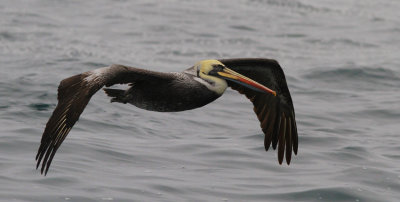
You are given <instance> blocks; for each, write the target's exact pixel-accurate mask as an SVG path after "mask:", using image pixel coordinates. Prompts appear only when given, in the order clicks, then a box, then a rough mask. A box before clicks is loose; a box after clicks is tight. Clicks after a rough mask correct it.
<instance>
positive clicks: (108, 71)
mask: <svg viewBox="0 0 400 202" xmlns="http://www.w3.org/2000/svg"><path fill="white" fill-rule="evenodd" d="M221 63H222V64H221ZM198 64H199V63H198ZM202 65H211V66H205V67H204V69H203V66H201V68H202V69H201V70H200V66H196V65H195V66H193V67H191V68H189V69H187V70H185V71H184V72H181V73H160V72H154V71H148V70H144V69H139V68H134V67H126V66H123V65H112V66H110V67H106V68H100V69H96V70H93V71H88V72H85V73H82V74H78V75H75V76H72V77H69V78H66V79H64V80H63V81H61V83H60V85H59V87H58V97H57V98H58V104H57V106H56V108H55V110H54V112H53V114H52V115H51V117H50V119H49V121H48V122H47V124H46V128H45V130H44V132H43V135H42V140H41V144H40V147H39V149H38V153H37V155H36V160H37V165H36V168H38V167H39V166H40V164H42V167H41V173H43V172H44V173H45V174H47V171H48V169H49V167H50V164H51V162H52V160H53V157H54V155H55V153H56V151H57V150H58V148H59V147H60V145H61V143H62V142H63V141H64V139H65V138H66V136H67V135H68V133H69V132H70V130H71V129H72V127H73V125H74V124H75V123H76V121H77V120H78V119H79V116H80V115H81V113H82V112H83V110H84V108H85V107H86V105H87V104H88V102H89V100H90V98H91V97H92V96H93V94H95V93H96V92H97V91H98V90H100V89H101V88H102V87H103V86H107V87H109V86H112V85H114V84H130V86H131V87H130V88H129V89H127V90H119V89H104V90H105V92H106V93H107V95H108V96H110V97H112V99H111V101H112V102H121V103H130V104H133V105H135V106H137V107H140V108H143V109H146V110H152V111H160V112H168V111H183V110H189V109H194V108H198V107H202V106H204V105H206V104H208V103H210V102H212V101H214V100H215V99H217V98H218V97H220V96H221V95H222V93H223V91H224V90H225V88H226V84H224V83H223V82H222V80H221V79H226V82H227V85H228V86H229V87H231V88H232V89H235V90H237V91H238V92H239V93H241V94H244V95H246V97H247V98H249V99H250V100H251V102H252V103H253V105H254V112H255V113H256V115H257V117H258V119H259V121H260V126H261V128H262V131H263V133H264V134H265V139H264V146H265V150H266V151H268V149H269V147H270V145H271V143H272V147H273V149H276V148H277V147H278V160H279V163H280V164H281V163H282V161H283V157H284V154H285V153H286V162H287V164H289V163H290V160H291V154H292V150H293V151H294V153H295V154H297V150H298V135H297V127H296V120H295V113H294V108H293V103H292V99H291V97H290V93H289V89H288V87H287V84H286V79H285V75H284V73H283V71H282V68H281V67H280V66H279V64H278V63H277V62H276V61H275V60H270V59H249V58H242V59H222V60H219V61H217V60H211V62H210V61H207V62H205V63H204V64H202ZM221 65H222V66H221ZM224 66H225V67H227V68H229V69H231V70H233V71H235V72H237V73H239V74H242V75H245V76H246V77H249V78H250V80H249V82H250V83H251V82H253V83H254V82H256V83H257V82H258V83H259V84H261V85H264V86H267V87H269V88H271V89H274V90H275V91H276V94H277V96H274V95H273V94H271V93H265V92H264V90H265V89H266V90H267V91H268V90H269V89H267V88H265V87H258V88H260V89H261V90H260V89H258V90H257V89H256V88H254V87H251V86H249V85H248V84H242V83H240V82H237V81H236V82H233V81H234V79H232V78H234V77H235V76H237V75H235V74H234V73H233V75H232V76H229V75H228V77H226V78H225V77H224V76H223V75H226V74H227V72H225V73H223V69H224V68H225V67H224ZM225 69H226V68H225ZM205 70H207V71H208V72H209V73H205V72H203V71H205ZM217 70H218V71H219V72H222V73H221V74H218V71H217ZM199 72H200V73H201V74H199ZM231 73H232V72H231ZM202 74H203V75H202ZM208 74H209V75H208ZM207 75H208V76H207ZM221 75H222V76H221ZM239 76H240V75H239ZM243 78H245V77H243ZM247 79H248V78H245V80H247ZM252 80H254V81H252ZM218 85H221V86H218ZM224 85H225V86H224ZM254 85H255V86H256V87H257V85H258V84H254ZM249 87H250V88H249ZM214 88H215V89H214ZM269 91H270V90H269Z"/></svg>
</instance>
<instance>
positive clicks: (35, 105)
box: [0, 0, 400, 202]
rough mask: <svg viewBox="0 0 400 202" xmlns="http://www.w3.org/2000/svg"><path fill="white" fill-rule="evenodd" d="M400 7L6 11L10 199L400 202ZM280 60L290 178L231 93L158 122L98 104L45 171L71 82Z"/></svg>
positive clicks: (3, 57) (1, 48) (140, 6)
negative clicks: (291, 135)
mask: <svg viewBox="0 0 400 202" xmlns="http://www.w3.org/2000/svg"><path fill="white" fill-rule="evenodd" d="M399 10H400V1H395V0H382V1H375V0H339V1H328V0H283V1H282V0H236V1H230V0H221V1H212V0H204V1H195V0H166V1H155V0H137V1H124V0H114V1H109V0H97V1H77V0H72V1H53V0H16V1H11V0H3V1H0V169H1V172H0V201H43V202H44V201H234V202H235V201H385V202H386V201H389V202H390V201H393V202H394V201H399V200H400V133H399V131H400V102H399V100H400V37H399V36H400V12H399ZM236 57H265V58H274V59H276V60H278V61H279V62H280V64H281V65H282V67H283V70H284V71H285V73H286V78H287V82H288V85H289V88H290V91H291V94H292V98H293V101H294V106H295V110H296V118H297V126H298V131H299V153H298V155H297V156H294V158H293V159H292V163H291V165H290V166H287V165H279V164H278V162H277V154H276V151H269V152H265V151H264V148H263V135H262V131H261V129H260V128H259V123H258V121H257V119H256V116H255V114H254V113H253V111H252V104H251V103H250V102H249V101H248V100H247V99H246V98H245V97H244V96H242V95H240V94H238V93H237V92H236V91H233V90H227V91H226V93H225V94H224V95H223V96H222V97H221V98H219V99H218V100H217V101H215V102H213V103H211V104H209V105H207V106H205V107H203V108H199V109H196V110H192V111H185V112H180V113H157V112H149V111H144V110H141V109H138V108H136V107H134V106H132V105H123V104H116V103H113V104H110V103H109V98H108V97H107V96H106V95H104V93H102V92H99V93H98V94H96V95H95V96H94V97H93V98H92V100H91V102H90V103H89V105H88V106H87V108H86V110H85V111H84V113H83V114H82V116H81V119H80V120H79V122H78V123H77V124H76V125H75V127H74V128H73V130H72V131H71V133H70V134H69V136H68V137H67V139H66V140H65V141H64V143H63V145H62V146H61V147H60V149H59V150H58V152H57V155H56V156H55V158H54V161H53V163H52V166H51V168H50V170H49V173H48V175H47V176H46V177H45V176H42V175H40V171H38V170H36V169H35V165H36V162H35V159H34V157H35V155H36V152H37V149H38V146H39V142H40V138H41V135H42V133H43V130H44V126H45V124H46V122H47V120H48V118H49V117H50V115H51V113H52V111H53V109H54V108H55V106H56V104H57V99H56V96H57V86H58V84H59V82H60V81H61V80H62V79H64V78H66V77H69V76H72V75H75V74H78V73H81V72H84V71H88V70H92V69H95V68H98V67H103V66H108V65H110V64H114V63H118V64H125V65H130V66H136V67H141V68H146V69H151V70H156V71H163V72H169V71H181V70H184V69H186V68H188V67H190V66H191V65H193V64H194V63H195V62H197V61H199V60H202V59H211V58H236Z"/></svg>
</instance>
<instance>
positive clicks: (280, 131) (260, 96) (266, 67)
mask: <svg viewBox="0 0 400 202" xmlns="http://www.w3.org/2000/svg"><path fill="white" fill-rule="evenodd" d="M219 61H221V62H222V63H223V64H224V65H225V66H226V67H228V68H230V69H232V70H233V71H236V72H238V73H239V74H243V75H245V76H247V77H249V78H251V79H253V80H255V81H257V82H259V83H260V84H263V85H264V86H266V87H268V88H270V89H272V90H275V91H276V93H277V96H276V97H275V96H273V95H272V94H265V93H260V92H256V91H253V90H251V89H248V88H246V87H244V86H241V85H238V84H237V83H234V82H231V81H227V82H228V85H229V86H230V87H231V88H232V89H234V90H237V91H238V92H239V93H241V94H245V95H246V97H247V98H248V99H250V100H251V102H252V103H253V105H254V112H255V113H256V114H257V117H258V120H259V121H260V125H261V128H262V131H263V132H264V134H265V138H264V146H265V150H266V151H268V149H269V147H270V145H271V142H272V148H273V149H276V147H277V146H278V160H279V163H280V164H282V161H283V157H284V153H285V150H286V162H287V164H290V160H291V157H292V150H293V152H294V154H297V148H298V136H297V126H296V119H295V113H294V108H293V102H292V98H291V97H290V92H289V89H288V86H287V84H286V79H285V74H284V73H283V70H282V68H281V67H280V65H279V64H278V62H276V61H275V60H270V59H261V58H260V59H258V58H239V59H222V60H219Z"/></svg>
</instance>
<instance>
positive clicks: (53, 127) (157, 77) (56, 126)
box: [36, 65, 172, 175]
mask: <svg viewBox="0 0 400 202" xmlns="http://www.w3.org/2000/svg"><path fill="white" fill-rule="evenodd" d="M170 79H172V75H170V74H166V73H159V72H152V71H148V70H143V69H138V68H134V67H126V66H122V65H112V66H110V67H104V68H100V69H96V70H93V71H88V72H85V73H82V74H78V75H75V76H72V77H69V78H66V79H64V80H62V81H61V82H60V85H59V86H58V97H57V99H58V104H57V107H56V108H55V110H54V112H53V114H52V115H51V117H50V119H49V121H48V122H47V124H46V128H45V129H44V132H43V135H42V140H41V143H40V147H39V150H38V153H37V155H36V160H37V165H36V169H37V168H38V167H39V166H40V163H42V168H41V173H42V174H43V172H44V173H45V175H46V174H47V171H48V169H49V167H50V164H51V161H52V160H53V157H54V155H55V153H56V151H57V149H58V148H59V147H60V145H61V143H62V142H63V141H64V139H65V137H66V136H67V135H68V133H69V131H70V130H71V129H72V127H73V126H74V124H75V122H76V121H77V120H78V119H79V116H80V115H81V114H82V112H83V110H84V109H85V107H86V105H87V104H88V102H89V100H90V98H91V97H92V96H93V95H94V94H95V93H96V92H97V91H98V90H99V89H101V88H102V87H103V86H111V85H114V84H126V83H133V82H140V81H146V82H160V83H162V81H169V80H170Z"/></svg>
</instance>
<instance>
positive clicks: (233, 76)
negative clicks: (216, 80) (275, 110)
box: [217, 67, 276, 96]
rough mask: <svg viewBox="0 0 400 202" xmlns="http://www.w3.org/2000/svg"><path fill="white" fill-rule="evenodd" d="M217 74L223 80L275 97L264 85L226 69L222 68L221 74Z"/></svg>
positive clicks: (274, 93)
mask: <svg viewBox="0 0 400 202" xmlns="http://www.w3.org/2000/svg"><path fill="white" fill-rule="evenodd" d="M217 74H218V75H219V76H221V77H223V78H225V79H228V80H231V81H233V82H236V83H239V84H241V85H243V86H246V87H250V88H251V89H253V90H256V91H260V92H267V93H271V94H273V95H274V96H276V92H275V91H273V90H271V89H269V88H267V87H265V86H264V85H262V84H260V83H258V82H257V81H254V80H252V79H250V78H248V77H245V76H243V75H241V74H239V73H237V72H235V71H233V70H231V69H229V68H227V67H224V69H223V70H222V71H221V72H217Z"/></svg>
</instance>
